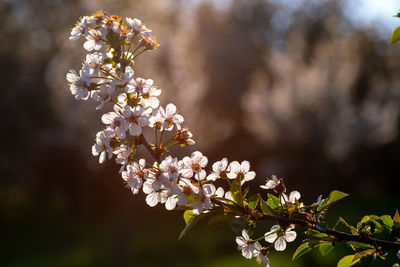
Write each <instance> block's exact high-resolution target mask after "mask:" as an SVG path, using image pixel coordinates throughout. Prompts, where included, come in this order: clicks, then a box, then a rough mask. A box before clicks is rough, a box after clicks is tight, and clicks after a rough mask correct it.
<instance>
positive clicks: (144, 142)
mask: <svg viewBox="0 0 400 267" xmlns="http://www.w3.org/2000/svg"><path fill="white" fill-rule="evenodd" d="M139 138H140V141H141V143H142V145H144V147H145V148H146V149H147V151H148V152H149V153H150V155H151V156H152V157H153V158H154V159H155V160H156V161H157V162H158V163H160V162H161V159H160V156H159V155H157V154H156V153H155V152H154V150H153V149H151V147H150V145H149V143H147V140H146V138H145V137H144V135H143V134H141V135H140V136H139Z"/></svg>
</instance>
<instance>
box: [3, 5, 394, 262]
mask: <svg viewBox="0 0 400 267" xmlns="http://www.w3.org/2000/svg"><path fill="white" fill-rule="evenodd" d="M371 1H372V0H371ZM294 2H295V3H296V4H293V3H294ZM294 2H293V3H290V1H289V2H288V1H283V3H279V1H272V0H271V1H261V0H252V1H250V0H249V1H214V2H212V1H204V2H203V1H174V0H170V1H106V0H97V1H83V0H82V1H62V0H56V1H54V0H31V1H27V0H25V1H24V0H15V1H11V0H8V1H1V2H0V33H1V36H2V38H1V42H0V44H1V45H0V80H1V84H2V85H1V87H2V89H1V91H0V92H1V95H0V96H1V100H2V101H1V105H0V114H2V119H1V125H2V126H1V130H2V136H1V137H2V138H1V154H0V168H1V181H0V183H1V184H0V227H1V228H0V229H1V230H0V233H1V235H0V236H1V243H0V244H1V245H0V265H1V266H160V265H161V264H163V265H164V266H188V264H191V265H192V266H211V267H218V266H257V264H256V262H255V261H249V260H246V259H244V258H243V257H241V255H240V252H238V251H236V248H235V247H236V244H235V241H234V238H235V235H236V234H235V233H233V232H232V231H231V230H230V229H229V227H226V228H219V229H204V227H202V226H201V225H200V226H199V227H196V228H195V229H194V231H193V232H192V233H190V234H189V235H188V236H187V237H185V238H184V239H183V240H181V241H179V242H178V241H177V237H178V235H179V232H180V230H181V229H183V227H184V222H183V219H182V218H181V212H178V211H173V212H166V211H165V209H164V208H163V207H156V208H150V207H148V206H147V205H146V204H145V202H144V197H143V195H140V196H132V194H131V192H130V190H129V189H127V188H125V187H124V184H123V182H122V179H121V178H120V176H119V175H118V169H119V166H116V164H115V163H114V162H113V161H109V162H107V163H105V164H103V165H99V164H98V162H97V158H95V157H92V156H91V145H92V143H93V140H94V137H95V133H96V132H97V131H99V130H100V129H101V127H102V124H101V122H100V116H101V112H98V111H95V110H94V107H95V104H94V103H91V102H89V101H88V102H77V101H75V100H74V98H73V96H71V94H70V92H69V89H68V84H67V81H66V80H65V74H66V73H67V72H68V70H69V69H79V67H80V64H81V63H80V62H81V61H82V59H83V56H84V54H85V51H84V50H83V48H82V40H79V41H77V42H70V41H68V37H69V33H70V29H71V27H73V25H74V23H75V21H76V20H77V19H78V17H79V16H83V15H88V14H90V13H92V12H94V11H96V10H99V9H104V10H105V11H108V12H109V13H112V14H117V15H123V16H128V17H137V18H140V19H142V20H143V21H144V22H145V23H146V24H147V26H148V27H149V28H151V29H152V30H153V33H154V35H155V36H157V37H158V40H159V41H160V42H161V44H162V46H161V47H160V48H159V49H158V50H157V51H154V52H151V53H147V54H144V55H143V56H141V57H140V58H139V59H138V60H137V62H136V68H135V72H136V75H137V76H143V77H146V78H152V79H154V80H155V83H156V84H157V85H158V86H159V87H160V88H162V89H163V94H162V97H161V102H162V104H163V105H164V106H165V105H166V104H167V103H169V102H173V103H175V104H176V105H177V106H178V109H179V110H180V112H181V114H182V115H184V117H185V120H186V126H188V127H189V128H190V129H191V130H192V132H193V133H194V138H195V140H196V142H197V143H196V145H195V146H193V147H190V148H185V149H179V150H176V151H173V153H174V154H175V155H177V156H179V157H183V156H184V155H187V154H189V153H190V152H191V151H194V150H200V151H202V152H203V153H204V154H205V155H207V156H208V158H209V161H210V163H212V162H214V161H216V160H220V159H221V158H222V157H228V159H229V160H230V161H232V160H239V161H242V160H245V159H247V160H249V161H250V162H251V164H252V170H255V171H256V172H257V177H256V179H255V181H253V182H252V183H251V184H250V185H251V186H252V189H251V192H257V191H258V185H259V184H263V183H264V181H265V179H266V178H267V177H270V176H271V175H272V174H276V175H278V176H280V177H284V178H285V181H286V185H287V187H288V190H289V191H292V190H298V191H300V192H301V193H302V200H303V201H304V202H305V203H310V202H312V201H315V200H316V199H317V197H318V195H319V194H323V195H324V196H326V195H327V194H328V193H329V192H330V191H331V190H333V189H338V190H342V191H344V192H347V193H349V194H350V197H348V198H347V199H346V200H343V201H342V203H340V204H338V205H337V206H335V207H333V208H332V211H331V213H330V215H328V220H329V222H330V223H331V224H334V223H335V222H336V219H337V218H338V216H339V215H340V216H342V217H344V218H346V219H347V220H348V221H349V222H351V223H355V222H356V221H357V220H360V219H361V217H362V216H363V215H367V214H377V215H382V214H391V215H393V214H394V212H395V209H396V208H398V207H399V205H398V204H399V203H400V202H399V200H400V197H399V194H398V192H399V190H398V187H397V186H396V185H397V183H396V182H397V181H398V180H399V169H398V165H399V164H398V163H399V159H400V139H399V108H400V105H399V103H400V102H399V101H400V93H399V84H400V81H399V80H400V75H399V70H400V69H399V67H400V49H399V45H394V46H393V47H391V46H389V44H388V42H389V38H390V30H393V29H394V27H393V29H390V28H388V27H387V26H388V25H387V24H380V23H372V24H362V23H361V24H360V23H355V20H353V18H354V16H356V14H358V15H357V16H359V14H363V16H365V17H368V16H369V11H370V10H365V11H364V10H362V8H363V7H362V6H361V5H360V6H357V5H353V6H349V5H347V4H346V1H294ZM354 2H357V1H354ZM399 7H400V6H399ZM360 9H361V10H360ZM396 12H397V10H394V11H393V14H395V13H396ZM383 20H385V19H383ZM387 21H393V18H392V17H390V16H388V17H387ZM398 24H399V25H400V19H399V20H398ZM143 156H145V157H147V155H146V154H145V153H143ZM210 165H211V164H210ZM270 226H271V224H266V225H261V226H260V229H261V230H260V232H261V233H262V232H264V231H267V230H269V228H270ZM301 238H302V236H301V235H299V237H298V239H297V240H296V241H297V243H296V244H294V245H292V246H289V247H290V248H289V249H288V250H287V251H286V252H285V253H277V252H275V253H272V254H271V256H270V258H271V261H272V265H273V266H288V264H292V263H290V262H291V252H293V250H294V249H295V247H296V245H297V244H299V243H298V242H299V240H301ZM346 253H347V254H350V251H349V250H348V249H346V248H345V247H344V246H339V247H338V249H337V252H336V253H335V252H333V253H331V254H330V255H329V256H327V257H322V256H320V255H319V254H318V252H317V251H316V252H313V253H311V254H310V255H309V256H306V257H304V258H302V259H300V260H298V261H296V262H294V263H293V264H292V265H291V266H334V265H335V263H336V262H337V261H338V259H340V257H341V256H344V255H346ZM393 261H394V258H393V256H390V258H389V260H388V262H386V265H385V264H383V265H382V264H381V265H382V266H389V265H390V264H391V265H390V266H392V265H393ZM388 263H390V264H389V265H387V264H388ZM367 264H368V263H366V262H365V263H364V265H367ZM372 266H380V265H379V264H374V265H372Z"/></svg>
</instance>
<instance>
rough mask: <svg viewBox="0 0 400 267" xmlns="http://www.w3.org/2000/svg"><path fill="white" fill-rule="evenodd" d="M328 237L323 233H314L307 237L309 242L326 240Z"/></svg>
mask: <svg viewBox="0 0 400 267" xmlns="http://www.w3.org/2000/svg"><path fill="white" fill-rule="evenodd" d="M328 237H329V235H328V234H325V233H316V234H312V235H311V236H309V237H307V238H308V239H309V240H327V239H328Z"/></svg>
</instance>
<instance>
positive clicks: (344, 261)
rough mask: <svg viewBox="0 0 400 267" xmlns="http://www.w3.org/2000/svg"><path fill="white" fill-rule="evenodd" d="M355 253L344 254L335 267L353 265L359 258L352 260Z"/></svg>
mask: <svg viewBox="0 0 400 267" xmlns="http://www.w3.org/2000/svg"><path fill="white" fill-rule="evenodd" d="M354 256H355V255H347V256H344V257H343V258H342V259H341V260H340V261H339V262H338V264H337V267H349V266H353V265H354V264H356V263H357V262H358V261H360V260H354V261H353V258H354Z"/></svg>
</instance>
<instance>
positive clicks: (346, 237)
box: [262, 214, 400, 249]
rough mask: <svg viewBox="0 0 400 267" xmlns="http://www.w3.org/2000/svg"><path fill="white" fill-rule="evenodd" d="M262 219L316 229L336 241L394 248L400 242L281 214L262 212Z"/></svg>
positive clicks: (397, 247)
mask: <svg viewBox="0 0 400 267" xmlns="http://www.w3.org/2000/svg"><path fill="white" fill-rule="evenodd" d="M262 220H265V221H277V222H282V223H290V224H296V225H301V226H303V227H306V228H311V229H313V230H316V231H318V232H320V233H325V234H328V235H331V236H334V237H336V238H337V239H338V241H339V242H340V241H356V242H361V243H365V244H370V245H373V246H376V245H378V246H381V247H383V248H394V249H400V243H395V242H390V241H386V240H381V239H377V238H372V237H369V236H358V235H352V234H349V233H344V232H339V231H335V230H332V229H329V228H325V229H324V228H321V227H320V226H318V225H316V224H312V223H310V222H307V221H302V220H294V219H290V218H287V217H281V216H273V215H267V214H262Z"/></svg>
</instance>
